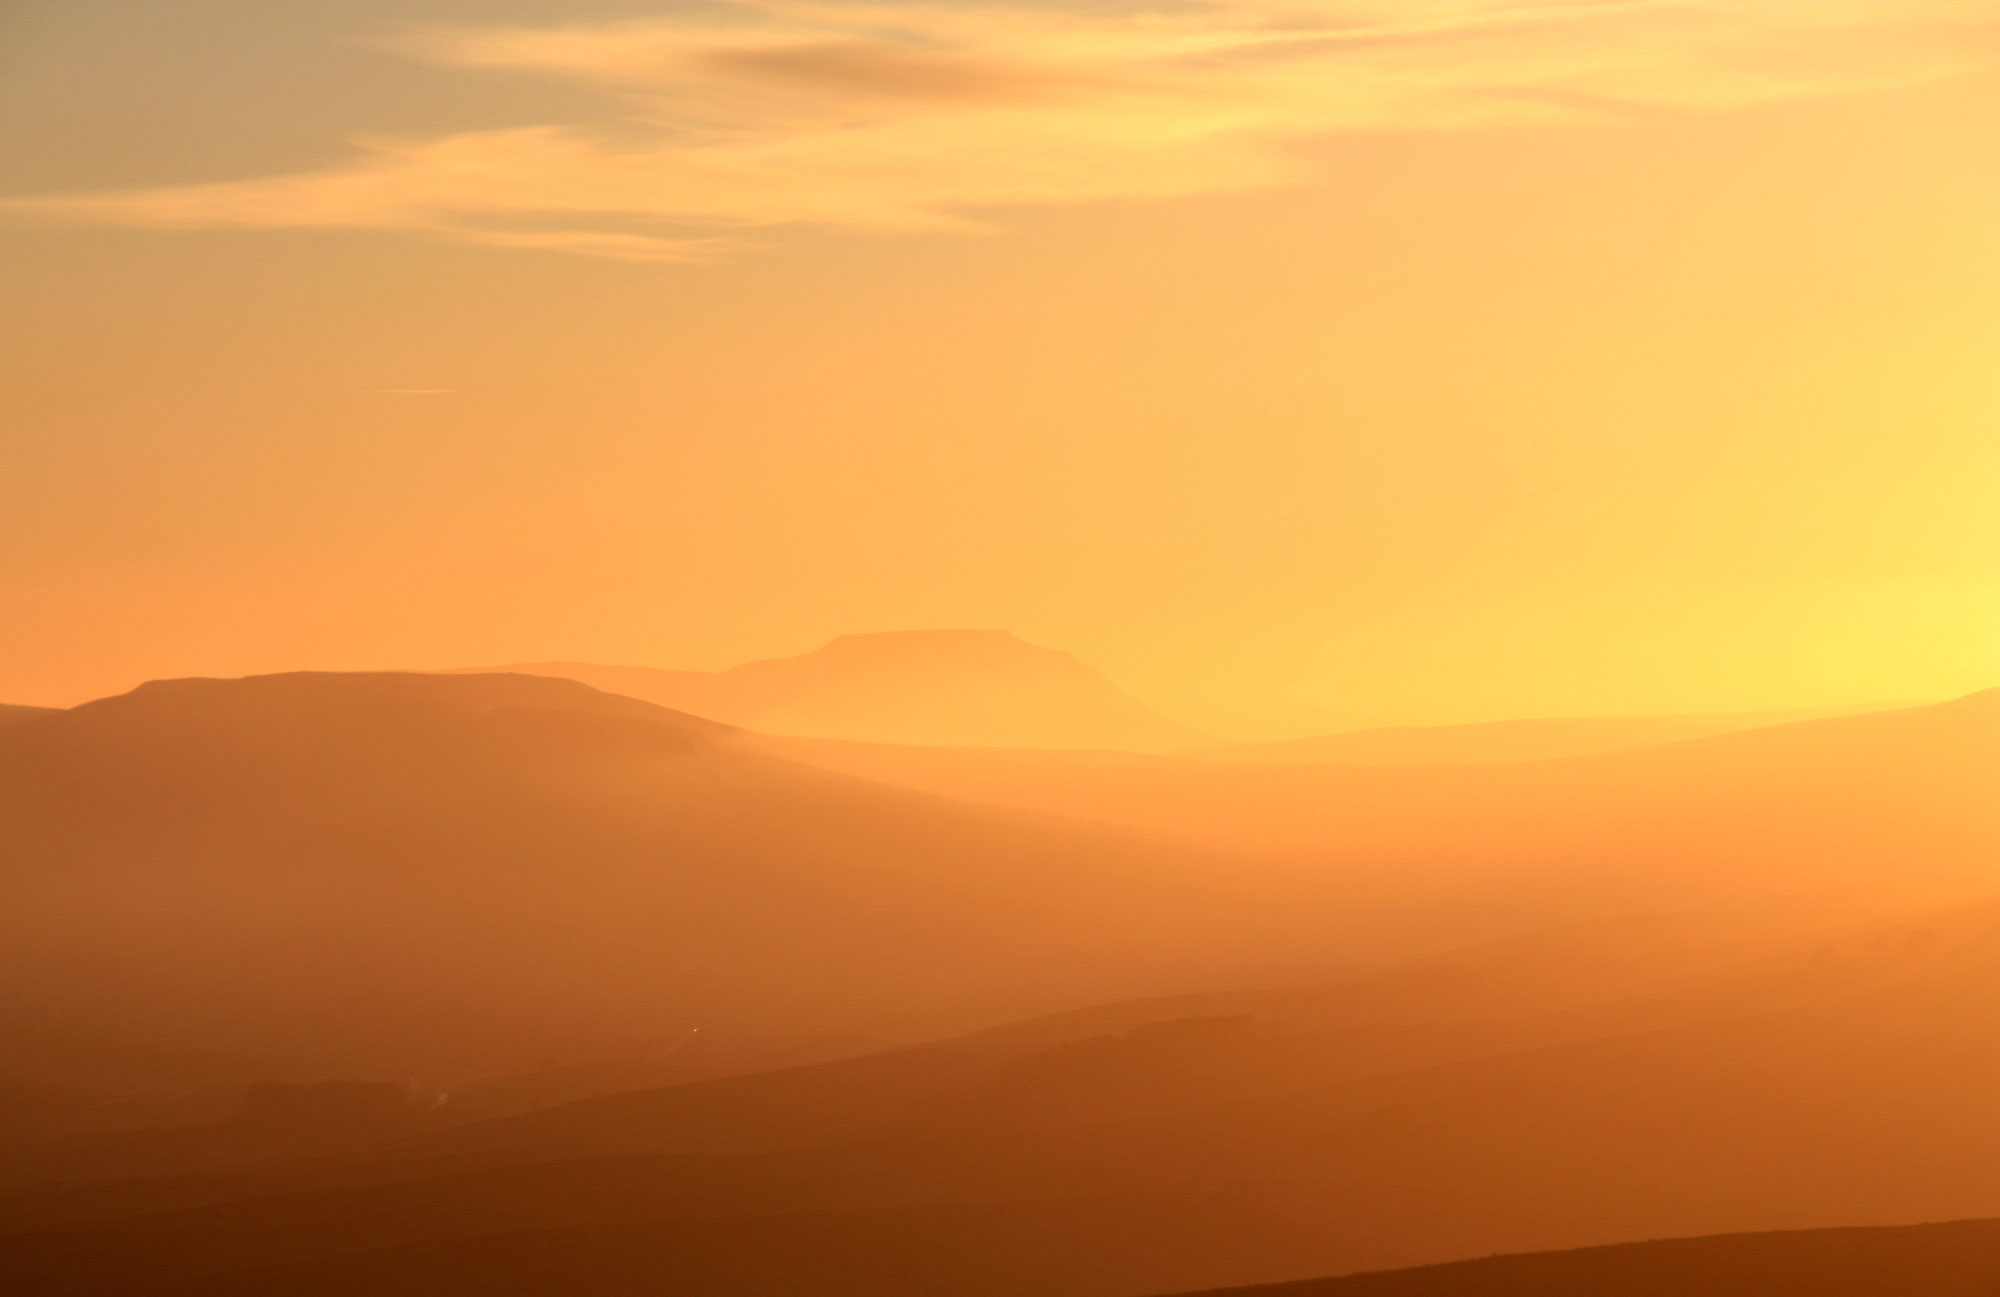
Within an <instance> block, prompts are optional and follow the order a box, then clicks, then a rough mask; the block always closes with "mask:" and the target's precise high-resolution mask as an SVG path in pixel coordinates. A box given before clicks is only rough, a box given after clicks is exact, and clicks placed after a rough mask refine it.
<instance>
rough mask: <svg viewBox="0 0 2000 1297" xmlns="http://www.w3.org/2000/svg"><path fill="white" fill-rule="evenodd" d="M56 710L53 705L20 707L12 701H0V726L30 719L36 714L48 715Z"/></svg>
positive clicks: (16, 723)
mask: <svg viewBox="0 0 2000 1297" xmlns="http://www.w3.org/2000/svg"><path fill="white" fill-rule="evenodd" d="M55 711H56V708H53V707H21V706H18V705H16V704H13V703H0V728H4V727H6V726H8V725H18V724H20V723H21V722H22V721H31V720H33V719H35V718H36V717H37V716H48V715H50V714H52V713H54V712H55Z"/></svg>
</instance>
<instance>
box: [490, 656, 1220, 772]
mask: <svg viewBox="0 0 2000 1297" xmlns="http://www.w3.org/2000/svg"><path fill="white" fill-rule="evenodd" d="M490 670H497V671H510V672H520V673H525V674H529V675H543V676H559V677H563V678H566V679H571V680H580V681H582V682H583V683H585V684H588V685H592V686H595V687H596V688H599V689H603V690H605V691H607V692H609V693H616V694H624V695H627V696H629V697H633V698H643V699H645V700H647V701H648V702H654V703H659V704H661V705H662V706H666V707H672V708H675V709H677V710H679V711H685V712H692V713H694V714H695V715H697V716H705V717H708V718H709V719H711V720H718V721H724V722H727V723H728V724H731V725H740V726H743V727H745V728H748V729H754V730H761V731H763V732H765V733H770V734H794V735H802V736H807V737H819V738H844V739H860V740H866V741H871V742H882V743H908V744H918V745H926V744H945V745H951V746H958V747H1028V748H1107V749H1114V750H1126V749H1130V750H1134V751H1164V750H1168V749H1173V748H1184V747H1190V746H1193V745H1195V744H1198V743H1201V742H1202V741H1203V740H1202V737H1201V736H1200V735H1199V734H1196V733H1194V732H1193V731H1191V730H1187V729H1184V728H1182V727H1181V726H1179V725H1176V724H1174V723H1173V722H1172V721H1169V720H1167V719H1166V718H1165V717H1163V716H1160V715H1159V714H1158V713H1156V712H1153V711H1152V710H1150V709H1148V708H1147V707H1146V706H1145V705H1144V704H1142V703H1140V702H1138V701H1137V700H1135V699H1134V698H1132V697H1131V696H1130V695H1128V694H1126V693H1125V692H1124V691H1122V690H1120V689H1119V688H1118V687H1117V686H1116V685H1114V684H1112V683H1111V682H1110V681H1109V680H1106V679H1105V678H1104V677H1103V676H1102V675H1100V674H1098V673H1097V672H1096V671H1094V670H1092V669H1091V668H1090V667H1087V666H1085V665H1084V664H1083V663H1081V662H1079V661H1077V660H1076V659H1075V658H1074V657H1072V656H1071V655H1069V654H1068V653H1063V652H1059V651H1057V650H1055V649H1046V648H1040V647H1037V646H1036V645H1033V644H1027V643H1024V642H1022V641H1021V640H1018V639H1016V638H1014V637H1013V636H1012V635H1010V634H1008V633H1007V632H1005V631H997V630H931V631H893V632H888V633H884V634H876V635H843V636H841V637H840V638H838V639H836V640H834V641H832V642H831V643H829V644H826V645H825V646H823V647H821V648H818V649H815V650H814V651H812V652H810V653H806V654H802V655H800V656H798V657H791V658H777V659H773V660H770V661H762V662H746V663H744V664H743V665H741V666H737V667H732V668H730V669H729V670H727V671H715V672H707V671H661V670H655V669H653V668H650V667H608V666H593V665H591V664H589V663H583V662H538V663H528V664H524V665H518V666H507V667H497V668H490Z"/></svg>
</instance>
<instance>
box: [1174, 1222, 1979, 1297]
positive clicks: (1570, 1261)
mask: <svg viewBox="0 0 2000 1297" xmlns="http://www.w3.org/2000/svg"><path fill="white" fill-rule="evenodd" d="M1996 1289H2000V1221H1991V1220H1980V1221H1957V1222H1953V1223H1951V1224H1942V1225H1910V1226H1905V1227H1903V1228H1901V1229H1840V1230H1805V1231H1793V1232H1787V1233H1773V1234H1730V1235H1722V1236H1718V1237H1711V1238H1692V1239H1671V1240H1663V1241H1658V1242H1649V1243H1626V1244H1622V1245H1619V1246H1615V1247H1603V1248H1585V1249H1581V1250H1578V1251H1573V1252H1541V1253H1534V1254H1531V1255H1527V1256H1506V1257H1491V1258H1487V1259H1485V1260H1480V1261H1463V1262H1459V1263H1457V1264H1453V1265H1442V1266H1426V1267H1424V1268H1423V1269H1419V1270H1398V1271H1390V1272H1387V1273H1378V1274H1361V1275H1349V1276H1346V1277H1344V1278H1339V1279H1309V1280H1305V1281H1303V1282H1300V1283H1284V1284H1267V1285H1263V1286H1259V1287H1255V1288H1229V1289H1213V1290H1211V1291H1209V1292H1207V1293H1202V1294H1188V1295H1187V1297H1642V1295H1644V1297H1653V1295H1657V1297H1803V1295H1804V1294H1811V1297H1913V1295H1914V1294H1918V1293H1921V1294H1923V1297H1989V1295H1990V1294H1991V1293H1993V1292H1994V1291H1995V1290H1996Z"/></svg>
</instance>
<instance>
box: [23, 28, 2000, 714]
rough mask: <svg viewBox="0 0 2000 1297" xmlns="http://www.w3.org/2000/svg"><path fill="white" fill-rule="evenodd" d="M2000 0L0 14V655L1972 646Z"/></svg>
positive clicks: (107, 686) (1636, 677) (1751, 691)
mask: <svg viewBox="0 0 2000 1297" xmlns="http://www.w3.org/2000/svg"><path fill="white" fill-rule="evenodd" d="M1996 138H2000V0H1728V2H1727V3H1722V2H1719V0H1718V2H1715V3H1708V2H1704V0H1681V2H1669V0H1578V2H1572V3H1534V4H1529V3H1503V2H1501V0H1374V2H1373V3H1353V4H1339V3H1326V2H1324V0H1319V2H1312V0H1309V2H1307V3H1302V4H1288V3H1284V2H1283V0H1209V2H1206V3H1203V2H1201V0H1161V3H1157V4H1150V5H1149V4H1136V3H1126V2H1124V0H1084V2H1080V3H1060V2H1058V0H1024V2H1022V3H995V4H943V3H902V4H898V3H856V4H840V3H786V2H784V0H778V2H776V3H738V2H731V0H719V2H716V3H702V4H683V5H678V6H676V5H671V4H665V3H658V2H657V0H655V2H651V3H644V2H639V0H630V2H627V0H619V2H618V3H610V2H608V0H607V2H605V3H596V2H588V0H586V2H580V3H579V2H571V3H561V4H557V3H548V2H540V0H501V2H494V0H486V2H483V3H471V2H470V0H398V2H396V3H390V2H389V0H344V2H343V3H338V4H334V3H308V2H306V0H298V2H296V3H288V4H283V5H273V4H270V3H269V2H268V0H256V2H252V0H184V2H181V3H176V4H172V5H163V4H159V3H157V2H156V0H59V2H58V0H6V2H5V3H0V701H4V702H14V703H41V704H55V705H67V704H71V703H75V702H78V701H82V700H84V699H87V698H90V697H94V696H100V695H102V694H105V693H110V692H116V691H120V690H123V689H126V688H129V687H131V686H132V685H133V684H135V683H137V682H139V681H141V680H144V679H148V678H155V677H161V676H177V675H192V674H205V675H236V674H244V673H249V672H259V671H273V670H287V669H296V668H322V669H374V668H428V667H445V666H462V665H476V664H480V663H498V662H510V661H527V660H547V659H577V660H586V661H598V662H611V663H633V664H647V665H659V666H672V667H705V668H717V667H724V666H728V665H731V664H733V663H735V662H740V661H744V660H749V659H753V658H760V657H772V656H782V655H787V654H791V653H797V652H802V651H805V650H808V649H810V648H813V647H815V646H816V645H818V644H819V643H822V642H824V641H825V640H827V639H829V638H831V637H832V636H835V635H838V634H842V633H847V632H854V631H871V630H890V629H906V628H922V627H940V626H980V627H1004V628H1006V629H1010V630H1012V631H1014V632H1015V633H1016V634H1018V635H1020V636H1022V637H1023V638H1026V639H1029V640H1032V641H1034V642H1037V643H1043V644H1048V645H1052V646H1056V647H1062V648H1067V649H1070V650H1072V651H1074V652H1076V653H1077V654H1078V655H1079V656H1080V657H1082V658H1084V659H1085V660H1086V661H1089V662H1091V663H1092V664H1094V665H1096V666H1098V667H1100V668H1102V669H1103V670H1105V671H1106V672H1107V673H1108V674H1110V675H1111V676H1112V677H1113V678H1114V679H1116V680H1118V681H1119V682H1120V683H1122V684H1124V685H1126V686H1127V687H1128V688H1130V689H1131V690H1132V691H1133V692H1134V693H1136V694H1138V695H1139V696H1140V697H1142V698H1144V699H1145V700H1147V701H1148V702H1151V703H1153V704H1154V705H1156V706H1158V707H1160V708H1161V709H1162V710H1165V711H1167V712H1169V713H1170V714H1172V715H1174V716H1175V717H1177V718H1179V719H1182V720H1184V721H1186V722H1188V723H1190V724H1193V725H1196V726H1198V727H1201V728H1204V729H1207V730H1209V731H1210V732H1212V733H1216V734H1218V735H1222V736H1229V737H1245V738H1251V737H1275V736H1280V735H1287V734H1302V733H1309V732H1313V731H1316V730H1324V729H1329V728H1345V727H1351V726H1359V725H1370V724H1391V723H1438V722H1451V721H1463V720H1483V719H1497V718H1503V717H1511V716H1531V715H1588V714H1612V713H1651V712H1673V711H1704V712H1706V711H1721V710H1734V709H1745V710H1762V709H1769V708H1779V707H1794V706H1814V705H1821V704H1838V703H1858V702H1867V701H1876V700H1891V699H1910V700H1916V699H1928V698H1941V697H1947V696H1952V695H1955V694H1961V693H1966V692H1970V691H1972V690H1975V689H1980V688H1986V687H1992V686H1996V685H2000V508H1996V504H2000V165H1996V164H2000V156H1996V153H1995V151H1994V144H1993V141H1994V140H1995V139H1996Z"/></svg>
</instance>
